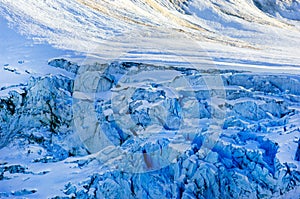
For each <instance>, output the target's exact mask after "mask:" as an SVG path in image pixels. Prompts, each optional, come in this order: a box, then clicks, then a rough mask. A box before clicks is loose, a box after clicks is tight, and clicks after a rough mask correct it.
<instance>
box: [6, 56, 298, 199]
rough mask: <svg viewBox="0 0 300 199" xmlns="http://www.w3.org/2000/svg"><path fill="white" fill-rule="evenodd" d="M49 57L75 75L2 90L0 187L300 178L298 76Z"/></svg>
mask: <svg viewBox="0 0 300 199" xmlns="http://www.w3.org/2000/svg"><path fill="white" fill-rule="evenodd" d="M49 64H50V65H52V66H54V67H59V68H64V69H65V70H68V71H69V72H72V73H77V76H76V78H75V79H72V78H70V77H65V76H59V75H56V76H54V75H49V76H45V77H40V78H32V79H31V80H30V82H28V85H27V86H21V87H22V89H21V90H22V92H21V93H19V92H11V93H10V96H8V97H2V98H1V101H0V115H1V117H0V124H1V125H0V135H1V136H0V137H1V140H0V144H1V145H0V146H1V149H0V197H3V198H5V197H7V198H10V197H17V196H20V197H29V198H31V197H32V198H49V197H50V198H51V197H52V198H54V197H56V196H57V197H56V198H60V197H61V198H63V197H66V198H72V197H77V198H119V197H121V198H158V197H160V198H197V197H198V198H272V197H279V196H283V197H284V196H285V194H286V193H287V192H288V191H290V190H293V189H295V190H299V186H300V172H299V153H300V152H299V145H300V144H299V134H300V133H299V125H300V124H299V123H300V121H299V118H300V112H299V110H300V109H299V107H300V90H299V89H300V77H299V76H296V75H272V74H269V75H267V74H255V73H248V72H237V71H231V70H230V71H229V70H227V71H226V70H224V71H209V70H196V69H192V68H176V67H170V66H169V67H163V66H153V65H146V64H137V63H130V62H128V63H118V62H115V63H111V64H107V65H99V64H94V65H89V66H81V67H79V66H78V65H76V64H73V63H71V62H68V61H67V60H53V61H51V62H50V63H49ZM215 76H217V78H215ZM214 78H215V79H214ZM218 79H219V80H221V81H222V84H220V83H218ZM212 80H214V81H215V82H216V84H214V85H212V84H211V83H210V82H213V81H212ZM91 133H93V134H91ZM293 197H294V198H297V197H299V192H297V191H295V192H294V195H293Z"/></svg>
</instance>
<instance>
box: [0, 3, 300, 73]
mask: <svg viewBox="0 0 300 199" xmlns="http://www.w3.org/2000/svg"><path fill="white" fill-rule="evenodd" d="M268 2H272V5H274V6H275V5H276V6H275V7H276V9H277V8H278V9H277V10H284V11H285V15H289V14H290V17H287V18H293V16H294V15H297V13H298V12H297V11H298V8H299V1H297V0H296V1H281V0H277V1H275V0H274V1H254V2H253V1H251V0H240V1H220V0H206V1H196V0H193V1H183V0H177V1H167V0H163V1H157V0H138V1H133V0H122V1H96V0H77V1H75V0H58V1H54V0H47V1H34V0H29V1H28V0H19V1H10V0H1V5H2V6H0V8H1V13H2V15H3V16H5V17H6V19H8V20H9V22H10V23H11V24H12V25H13V26H15V27H16V28H18V29H19V31H20V32H21V33H23V34H25V35H30V36H31V37H33V38H34V39H35V40H36V41H45V42H48V43H50V44H52V45H54V46H56V47H58V48H62V49H68V50H75V51H79V52H85V53H90V54H94V55H96V56H97V59H98V61H107V60H111V59H116V58H120V59H121V58H123V59H125V58H124V57H126V55H127V57H130V61H133V59H135V60H147V59H149V58H147V56H145V53H146V54H147V55H151V56H154V60H162V61H164V57H162V56H161V55H157V53H151V52H152V51H153V50H159V51H162V52H168V51H171V52H174V53H176V54H178V55H180V56H182V57H185V58H186V59H187V60H188V61H190V62H194V63H199V62H201V61H202V57H203V56H200V55H202V54H197V53H195V51H197V49H201V50H204V51H206V52H212V53H211V54H209V55H208V57H210V58H212V59H217V61H218V62H217V64H219V65H220V66H224V65H225V66H227V67H228V63H232V62H238V61H235V60H241V59H244V60H245V61H247V63H243V64H241V63H240V62H239V64H240V65H242V66H243V65H244V66H247V65H250V64H253V65H260V64H255V63H257V62H263V63H265V64H264V65H270V66H274V65H275V66H277V65H286V66H292V67H294V66H296V67H299V64H300V62H299V58H298V57H299V54H298V52H297V51H298V46H300V43H299V41H300V39H299V35H300V34H299V22H298V21H291V20H285V18H274V17H273V16H272V15H269V14H268V13H267V12H263V11H261V10H260V9H259V8H261V9H262V10H267V9H269V10H272V9H273V8H272V7H271V6H268V5H269V4H271V3H268ZM274 2H276V3H274ZM277 2H279V3H277ZM257 5H260V6H258V7H259V8H258V7H257ZM284 6H285V7H284ZM282 12H283V11H282ZM294 18H296V17H294ZM183 38H185V42H186V41H187V40H188V41H189V44H192V47H191V48H188V47H189V45H185V46H186V48H184V52H185V53H183V51H182V48H183V47H182V46H184V45H182V44H184V43H183V42H181V40H182V39H183ZM168 43H172V44H173V45H165V44H168ZM162 44H163V45H162ZM228 45H230V46H234V47H233V48H228V47H227V46H228ZM149 48H150V49H152V51H151V50H149ZM156 57H157V58H156ZM195 57H197V58H195ZM219 58H226V59H222V60H220V59H219ZM174 59H175V60H176V58H174ZM177 59H178V58H177ZM149 61H151V60H149Z"/></svg>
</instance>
